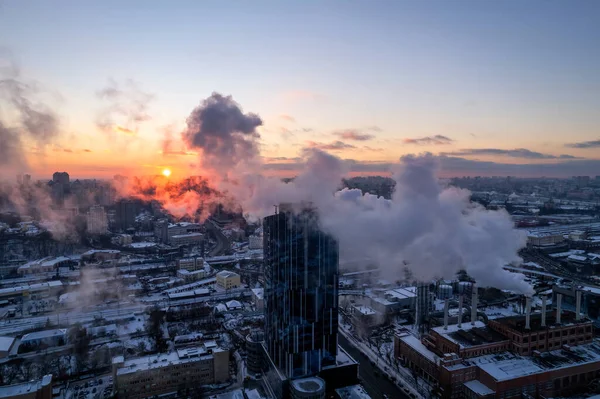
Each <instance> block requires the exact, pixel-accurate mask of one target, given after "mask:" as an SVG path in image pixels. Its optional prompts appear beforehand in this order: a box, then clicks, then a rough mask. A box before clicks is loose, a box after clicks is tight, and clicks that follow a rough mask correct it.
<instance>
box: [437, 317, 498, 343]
mask: <svg viewBox="0 0 600 399" xmlns="http://www.w3.org/2000/svg"><path fill="white" fill-rule="evenodd" d="M477 323H481V324H483V323H482V322H476V323H475V326H472V325H471V323H470V322H468V323H463V324H462V328H460V329H459V328H458V327H456V328H451V327H455V326H448V330H444V327H442V328H441V331H442V332H441V333H440V332H439V331H438V328H439V327H438V328H436V329H435V330H436V332H438V333H439V334H440V335H442V336H444V337H445V338H446V339H448V340H449V341H452V342H454V343H455V344H458V345H460V347H461V348H469V347H472V346H477V345H483V344H491V343H495V342H502V341H506V340H507V338H506V337H504V336H503V335H502V334H500V333H498V332H496V331H494V330H492V329H491V328H489V327H487V326H486V325H485V324H483V326H481V325H478V324H477ZM467 326H468V327H469V328H465V327H467Z"/></svg>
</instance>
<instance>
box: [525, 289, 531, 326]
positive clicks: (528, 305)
mask: <svg viewBox="0 0 600 399" xmlns="http://www.w3.org/2000/svg"><path fill="white" fill-rule="evenodd" d="M530 321H531V297H527V298H525V329H526V330H531V324H530Z"/></svg>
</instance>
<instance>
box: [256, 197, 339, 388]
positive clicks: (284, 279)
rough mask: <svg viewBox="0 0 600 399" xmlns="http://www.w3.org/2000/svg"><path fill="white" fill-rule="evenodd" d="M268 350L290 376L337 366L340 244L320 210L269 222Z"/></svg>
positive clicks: (282, 214) (283, 213) (283, 212)
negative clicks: (323, 224)
mask: <svg viewBox="0 0 600 399" xmlns="http://www.w3.org/2000/svg"><path fill="white" fill-rule="evenodd" d="M263 240H264V241H263V245H264V246H263V251H264V265H265V293H264V303H265V346H266V349H267V351H268V353H269V356H270V358H271V360H272V361H273V363H274V364H275V365H276V366H277V367H278V368H279V369H280V370H281V371H282V372H283V373H285V375H286V376H287V377H288V378H298V377H303V376H308V375H315V374H317V373H318V372H320V371H321V370H322V368H323V367H326V366H330V365H335V359H336V355H337V334H338V292H337V290H338V268H339V250H338V243H337V241H336V240H335V239H334V238H333V237H331V236H330V235H328V234H326V233H324V232H323V231H321V230H320V229H319V225H318V216H317V213H316V211H315V210H313V209H310V208H306V207H305V208H304V209H302V210H301V211H299V212H296V213H294V212H292V211H291V209H290V207H289V206H285V205H281V206H280V209H279V212H278V213H276V214H275V215H271V216H268V217H266V218H265V219H264V222H263Z"/></svg>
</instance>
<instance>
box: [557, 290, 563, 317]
mask: <svg viewBox="0 0 600 399" xmlns="http://www.w3.org/2000/svg"><path fill="white" fill-rule="evenodd" d="M561 314H562V294H556V324H560V316H561Z"/></svg>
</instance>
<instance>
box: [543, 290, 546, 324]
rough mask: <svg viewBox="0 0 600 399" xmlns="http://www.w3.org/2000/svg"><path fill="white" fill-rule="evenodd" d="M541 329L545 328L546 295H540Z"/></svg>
mask: <svg viewBox="0 0 600 399" xmlns="http://www.w3.org/2000/svg"><path fill="white" fill-rule="evenodd" d="M542 327H546V295H545V294H544V295H542Z"/></svg>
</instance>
